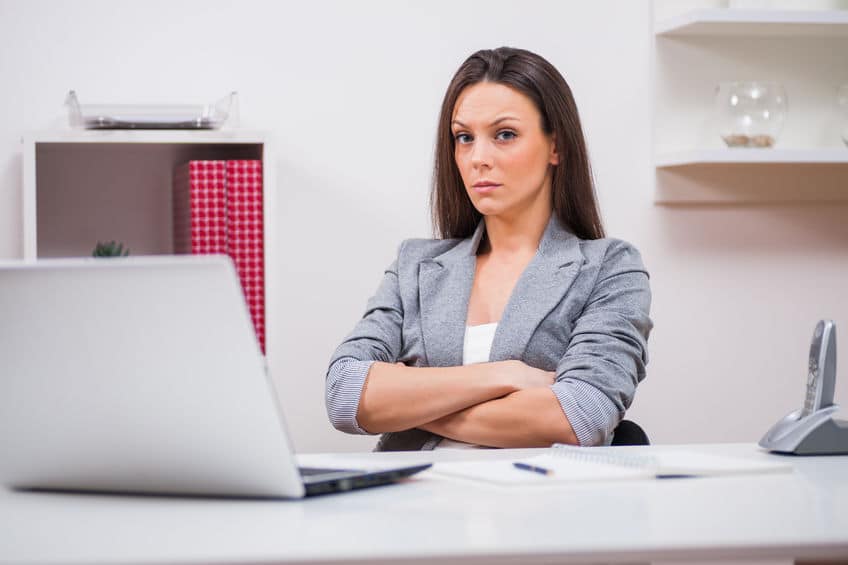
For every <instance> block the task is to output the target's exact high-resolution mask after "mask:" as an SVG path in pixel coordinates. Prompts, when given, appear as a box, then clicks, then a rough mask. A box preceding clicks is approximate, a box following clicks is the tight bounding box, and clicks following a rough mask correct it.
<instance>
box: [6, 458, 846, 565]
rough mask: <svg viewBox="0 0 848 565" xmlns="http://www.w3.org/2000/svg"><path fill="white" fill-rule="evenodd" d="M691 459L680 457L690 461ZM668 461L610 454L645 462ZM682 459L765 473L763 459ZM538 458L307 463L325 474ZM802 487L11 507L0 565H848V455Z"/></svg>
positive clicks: (777, 483) (96, 499)
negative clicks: (786, 563) (646, 564)
mask: <svg viewBox="0 0 848 565" xmlns="http://www.w3.org/2000/svg"><path fill="white" fill-rule="evenodd" d="M680 447H683V446H680ZM676 448H678V447H672V446H651V447H630V448H610V449H627V450H633V451H635V452H645V451H650V450H653V449H676ZM686 448H687V449H696V450H699V451H704V452H709V453H717V454H727V455H737V456H743V457H750V458H755V459H761V458H769V457H780V456H774V455H769V454H766V453H764V452H762V451H760V450H759V449H758V448H756V447H755V446H753V445H747V444H730V445H709V446H707V445H700V446H687V447H686ZM528 453H533V454H535V451H534V450H480V451H474V452H468V451H460V450H441V451H436V452H430V453H380V454H347V455H334V456H330V455H321V454H311V455H302V456H300V457H299V459H300V460H301V462H302V463H304V464H312V465H321V464H325V463H327V462H328V460H329V459H332V460H333V461H334V462H336V463H338V461H339V460H340V459H343V460H347V461H348V462H349V463H351V464H354V463H355V462H357V461H362V460H363V459H366V460H368V461H371V462H374V461H375V460H379V461H380V462H384V461H388V462H392V463H408V462H417V461H440V460H451V459H468V458H514V457H516V456H519V455H520V456H526V455H527V454H528ZM780 459H781V460H782V461H788V462H790V463H792V465H793V467H794V472H792V473H780V474H769V475H751V476H737V477H721V478H718V477H713V478H697V479H677V480H664V481H657V480H646V481H620V482H598V483H583V484H575V485H566V486H559V487H556V488H553V487H530V486H519V487H515V486H511V487H504V486H497V485H489V484H480V483H473V482H469V481H463V480H457V479H447V478H442V477H439V476H438V475H436V474H434V473H430V472H425V473H423V474H421V475H420V476H417V477H416V478H414V479H411V480H409V481H408V482H406V483H404V484H399V485H392V486H387V487H380V488H374V489H366V490H361V491H355V492H348V493H343V494H337V495H330V496H324V497H317V498H312V499H305V500H299V501H241V500H210V499H184V498H157V497H131V496H102V495H74V494H46V493H19V492H9V491H2V492H0V562H3V563H7V562H8V563H43V562H49V563H59V562H61V563H92V562H98V563H160V562H161V563H213V562H214V563H315V562H320V563H322V564H329V563H350V562H355V561H359V562H369V563H379V562H384V563H447V562H451V563H455V562H459V561H461V562H462V563H469V564H472V563H487V564H492V563H494V564H498V563H511V564H515V563H522V564H530V563H573V562H585V561H587V560H592V561H607V562H624V561H629V562H633V561H651V560H681V561H686V560H693V561H694V560H697V561H705V560H722V559H726V558H734V559H737V560H738V559H786V560H789V559H793V558H805V559H816V558H828V557H843V558H845V557H848V456H846V457H812V458H794V457H781V458H780Z"/></svg>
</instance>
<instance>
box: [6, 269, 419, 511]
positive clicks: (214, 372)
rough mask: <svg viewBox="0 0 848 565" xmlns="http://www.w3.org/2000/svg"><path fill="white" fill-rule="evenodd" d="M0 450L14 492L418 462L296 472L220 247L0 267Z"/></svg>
mask: <svg viewBox="0 0 848 565" xmlns="http://www.w3.org/2000/svg"><path fill="white" fill-rule="evenodd" d="M304 378H307V377H305V376H304ZM314 378H319V377H318V376H317V375H316V376H314ZM308 400H309V399H304V401H308ZM0 453H2V456H0V482H2V483H3V484H4V485H6V486H8V487H11V488H16V489H36V490H45V489H46V490H63V491H97V492H113V493H147V494H166V495H197V496H224V497H261V498H265V497H273V498H278V497H283V498H300V497H303V496H307V495H313V494H321V493H328V492H338V491H344V490H350V489H356V488H360V487H369V486H374V485H380V484H386V483H391V482H395V481H398V480H399V479H402V478H404V477H408V476H410V475H412V474H414V473H417V472H418V471H421V470H423V469H426V468H427V467H429V465H415V466H405V467H400V468H369V469H298V467H297V466H296V462H295V457H294V454H293V452H292V448H291V444H290V441H289V438H288V435H287V432H286V426H285V423H284V420H283V417H282V413H281V411H280V406H279V405H278V403H277V396H276V393H275V391H274V387H273V383H272V380H271V378H270V377H269V376H268V375H267V374H266V370H265V363H264V357H263V356H262V354H261V351H260V349H259V345H258V343H257V340H256V336H255V333H254V331H253V325H252V323H251V320H250V316H249V314H248V310H247V307H246V304H245V301H244V296H243V294H242V291H241V285H240V284H239V281H238V278H237V276H236V272H235V268H234V267H233V264H232V261H231V260H230V259H229V258H228V257H225V256H188V255H183V256H161V257H160V256H156V257H152V256H151V257H125V258H108V259H106V258H100V259H95V258H86V259H47V260H39V261H35V262H14V263H9V262H6V263H0Z"/></svg>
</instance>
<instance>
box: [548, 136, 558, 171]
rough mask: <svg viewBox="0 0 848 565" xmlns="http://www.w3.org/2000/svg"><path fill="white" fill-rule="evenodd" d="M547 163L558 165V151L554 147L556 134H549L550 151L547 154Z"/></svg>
mask: <svg viewBox="0 0 848 565" xmlns="http://www.w3.org/2000/svg"><path fill="white" fill-rule="evenodd" d="M548 163H549V164H551V165H553V166H557V165H559V153H558V152H557V148H556V134H555V133H552V134H551V153H550V155H548Z"/></svg>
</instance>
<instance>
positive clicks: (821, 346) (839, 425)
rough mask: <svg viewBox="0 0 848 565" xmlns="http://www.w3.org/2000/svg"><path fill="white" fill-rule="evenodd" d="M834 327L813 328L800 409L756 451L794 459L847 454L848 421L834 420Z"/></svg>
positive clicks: (824, 323)
mask: <svg viewBox="0 0 848 565" xmlns="http://www.w3.org/2000/svg"><path fill="white" fill-rule="evenodd" d="M835 388H836V325H835V324H834V323H833V321H832V320H821V321H819V323H818V324H816V329H815V331H814V332H813V340H812V342H811V343H810V359H809V362H808V366H807V382H806V394H805V395H804V405H803V406H802V407H801V409H800V410H796V411H794V412H791V413H789V414H787V415H786V416H784V417H783V418H782V419H781V420H780V421H778V422H777V423H776V424H775V425H774V426H772V427H771V429H770V430H769V431H768V432H766V435H764V436H763V438H762V439H761V440H760V447H763V448H765V449H768V450H769V451H775V452H778V453H790V454H794V455H824V454H840V453H848V421H845V420H836V419H834V418H833V414H834V413H835V412H836V411H837V410H838V409H839V406H837V405H836V404H834V403H833V393H834V389H835Z"/></svg>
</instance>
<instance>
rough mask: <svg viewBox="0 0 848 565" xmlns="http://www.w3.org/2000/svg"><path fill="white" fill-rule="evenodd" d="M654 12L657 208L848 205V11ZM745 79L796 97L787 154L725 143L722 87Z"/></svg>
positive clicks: (666, 7) (658, 7)
mask: <svg viewBox="0 0 848 565" xmlns="http://www.w3.org/2000/svg"><path fill="white" fill-rule="evenodd" d="M653 7H654V13H655V14H657V15H658V16H659V17H658V18H657V19H656V20H655V21H654V28H653V34H652V38H651V39H652V42H653V60H652V68H651V73H652V84H653V94H652V97H653V140H652V145H653V148H654V169H655V179H654V180H655V182H654V194H653V197H654V198H653V199H654V202H655V203H659V204H672V203H673V204H700V203H709V204H739V203H758V204H762V203H775V202H810V203H815V202H834V201H839V202H848V147H845V146H844V144H843V143H842V139H841V132H840V130H841V125H840V121H839V120H840V118H839V114H838V108H837V106H836V92H837V87H838V86H839V85H840V84H843V83H845V82H848V74H847V73H848V69H846V67H845V53H848V10H791V11H789V10H742V9H735V8H709V9H700V10H694V11H689V12H683V13H678V14H673V12H674V11H676V10H677V6H676V5H675V3H674V2H672V1H669V2H662V1H661V0H654V6H653ZM663 14H669V16H668V17H663ZM744 80H765V81H771V82H778V83H780V84H782V85H784V87H785V89H786V91H787V94H788V97H789V101H790V106H789V107H790V110H789V113H788V114H787V117H786V121H785V124H784V127H783V130H782V132H781V134H780V139H779V144H778V146H777V147H773V148H763V149H757V148H727V147H724V146H723V144H721V143H720V142H718V140H719V132H718V131H717V129H718V128H717V124H716V119H715V116H716V109H715V89H716V85H718V84H720V83H722V82H725V81H744Z"/></svg>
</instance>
